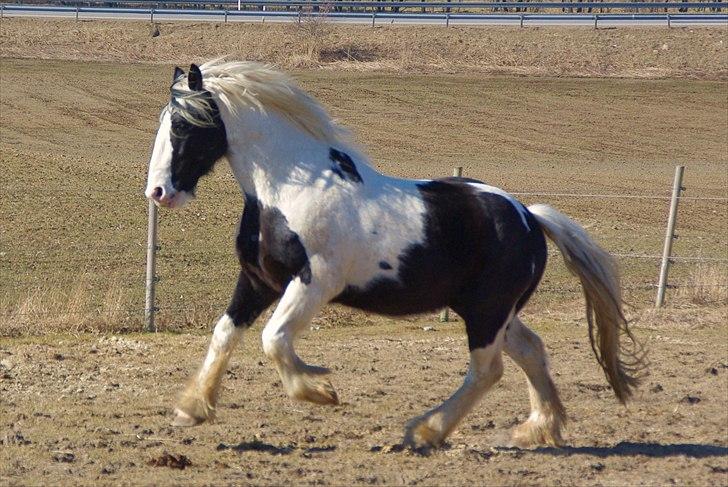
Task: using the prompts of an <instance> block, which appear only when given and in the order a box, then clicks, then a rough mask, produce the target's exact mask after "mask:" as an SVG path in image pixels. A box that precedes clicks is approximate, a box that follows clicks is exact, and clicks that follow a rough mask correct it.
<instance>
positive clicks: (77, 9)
mask: <svg viewBox="0 0 728 487" xmlns="http://www.w3.org/2000/svg"><path fill="white" fill-rule="evenodd" d="M78 11H79V7H78V5H76V20H78Z"/></svg>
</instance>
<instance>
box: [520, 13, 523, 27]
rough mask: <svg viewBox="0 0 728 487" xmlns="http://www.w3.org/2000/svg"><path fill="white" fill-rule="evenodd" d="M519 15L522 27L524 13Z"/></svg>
mask: <svg viewBox="0 0 728 487" xmlns="http://www.w3.org/2000/svg"><path fill="white" fill-rule="evenodd" d="M519 17H520V21H521V22H520V23H521V25H520V26H521V27H523V15H519Z"/></svg>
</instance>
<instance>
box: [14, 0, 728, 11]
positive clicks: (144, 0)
mask: <svg viewBox="0 0 728 487" xmlns="http://www.w3.org/2000/svg"><path fill="white" fill-rule="evenodd" d="M6 5H7V4H6ZM18 5H23V2H22V0H21V1H20V2H19V3H18ZM82 5H86V6H88V7H91V6H92V5H104V6H106V7H109V8H113V7H110V5H114V6H119V5H155V6H156V7H160V6H161V7H164V6H166V5H191V6H194V7H195V8H197V9H199V7H200V6H201V5H209V6H221V5H235V6H241V7H242V6H245V7H259V8H269V7H288V8H290V7H297V8H298V7H300V8H307V7H311V8H326V7H330V8H336V9H339V8H363V9H379V10H382V9H403V8H419V9H439V8H442V9H449V10H452V9H493V10H505V9H514V10H515V9H526V8H527V9H532V10H536V9H538V10H564V9H569V10H586V9H614V10H629V11H635V12H636V13H637V12H639V10H642V9H648V10H649V9H653V10H655V9H659V10H662V11H665V10H681V11H686V10H687V9H690V10H695V9H698V10H710V11H719V10H721V9H723V8H728V5H726V4H724V3H723V2H722V1H712V2H687V1H685V2H674V1H672V2H609V1H607V2H593V1H592V2H531V1H528V0H525V1H521V2H512V1H509V2H466V1H453V2H442V1H433V2H423V1H418V2H415V1H403V2H399V1H376V0H374V1H353V0H321V1H317V0H60V1H55V2H54V1H51V2H48V5H46V6H82ZM25 6H26V7H27V6H30V5H25ZM34 6H41V5H34ZM220 10H223V9H220Z"/></svg>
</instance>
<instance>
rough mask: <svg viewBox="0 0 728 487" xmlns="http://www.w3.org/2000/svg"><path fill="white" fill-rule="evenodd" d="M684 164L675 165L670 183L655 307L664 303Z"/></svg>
mask: <svg viewBox="0 0 728 487" xmlns="http://www.w3.org/2000/svg"><path fill="white" fill-rule="evenodd" d="M684 171H685V166H677V167H675V180H674V182H673V185H672V199H671V200H670V215H669V216H668V219H667V231H666V232H665V245H664V247H663V249H662V265H661V266H660V280H659V282H658V284H657V298H656V299H655V307H657V308H659V307H661V306H662V305H663V304H664V303H665V288H667V271H668V270H669V268H670V257H671V255H672V242H673V241H674V240H675V221H676V220H677V203H678V201H679V200H680V193H681V192H682V190H683V187H682V179H683V172H684Z"/></svg>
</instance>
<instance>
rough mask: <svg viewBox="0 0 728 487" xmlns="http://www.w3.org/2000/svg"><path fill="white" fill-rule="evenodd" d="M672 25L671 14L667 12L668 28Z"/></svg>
mask: <svg viewBox="0 0 728 487" xmlns="http://www.w3.org/2000/svg"><path fill="white" fill-rule="evenodd" d="M670 27H672V26H671V25H670V14H667V28H668V29H669V28H670Z"/></svg>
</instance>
